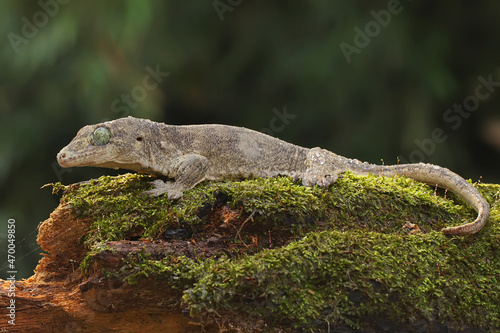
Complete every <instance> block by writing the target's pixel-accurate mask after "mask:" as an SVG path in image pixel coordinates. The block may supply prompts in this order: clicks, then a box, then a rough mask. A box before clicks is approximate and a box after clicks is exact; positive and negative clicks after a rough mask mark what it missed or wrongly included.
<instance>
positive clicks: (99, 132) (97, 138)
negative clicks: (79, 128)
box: [92, 126, 111, 146]
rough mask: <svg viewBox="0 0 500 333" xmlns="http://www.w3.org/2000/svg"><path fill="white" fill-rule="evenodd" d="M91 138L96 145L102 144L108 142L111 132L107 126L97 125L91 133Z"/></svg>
mask: <svg viewBox="0 0 500 333" xmlns="http://www.w3.org/2000/svg"><path fill="white" fill-rule="evenodd" d="M92 139H93V140H94V143H95V144H96V145H98V146H104V145H106V144H108V142H109V140H110V139H111V132H110V130H109V129H108V128H107V127H104V126H100V127H97V128H96V129H95V130H94V132H93V133H92Z"/></svg>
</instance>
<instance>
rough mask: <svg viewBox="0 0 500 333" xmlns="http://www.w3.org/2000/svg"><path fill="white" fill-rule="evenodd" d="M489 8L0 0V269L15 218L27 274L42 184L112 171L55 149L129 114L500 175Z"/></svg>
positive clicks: (48, 204)
mask: <svg viewBox="0 0 500 333" xmlns="http://www.w3.org/2000/svg"><path fill="white" fill-rule="evenodd" d="M499 17H500V8H499V5H498V2H494V1H493V0H490V1H481V2H480V4H479V3H477V2H471V1H454V2H449V1H442V2H434V1H406V0H402V1H401V2H398V1H395V0H390V1H374V2H362V1H313V0H311V1H286V2H277V1H242V0H220V1H219V0H216V1H159V0H158V1H156V0H110V1H91V0H88V1H77V0H72V1H70V0H40V1H25V0H24V1H20V0H3V1H2V2H0V27H1V28H0V31H1V36H2V42H1V43H2V45H1V49H0V57H1V66H0V74H1V75H0V192H1V194H0V226H1V229H0V255H1V259H0V263H4V262H5V261H6V259H7V254H6V249H7V242H6V236H7V221H8V219H9V218H12V219H15V221H16V227H17V228H16V230H17V233H16V237H17V239H16V246H17V248H16V250H17V252H16V259H17V261H16V268H17V270H18V272H19V273H18V276H17V277H18V278H20V277H27V276H30V275H31V274H32V271H33V269H34V268H35V266H36V263H37V261H38V259H39V253H40V252H41V250H40V249H39V248H38V245H37V244H36V241H35V238H36V234H37V225H38V224H39V222H41V221H43V220H45V219H46V218H48V216H49V214H50V212H51V211H52V210H53V209H54V208H55V207H56V206H57V204H58V197H57V196H54V195H52V194H51V190H50V189H40V187H41V186H42V185H44V184H46V183H50V182H57V181H61V182H63V183H64V184H70V183H73V182H78V181H82V180H86V179H89V178H91V177H98V176H100V175H103V174H115V173H116V172H114V171H113V170H105V169H93V168H74V169H70V170H61V169H60V168H59V167H58V165H57V163H56V161H55V156H56V154H57V152H58V151H59V150H60V149H61V148H62V147H63V146H65V145H66V144H67V143H68V142H69V141H70V140H71V139H72V138H73V137H74V135H75V134H76V132H77V130H78V129H79V128H81V127H82V126H83V125H87V124H91V123H98V122H101V121H103V120H110V119H116V118H120V117H123V116H128V115H132V116H135V117H141V118H149V119H152V120H155V121H161V122H167V123H170V124H195V123H223V124H232V125H238V126H245V127H249V128H252V129H256V130H263V131H265V132H268V133H271V134H273V135H275V136H277V137H280V138H282V139H285V140H287V141H290V142H293V143H296V144H299V145H303V146H307V147H314V146H321V147H322V148H326V149H329V150H332V151H334V152H336V153H339V154H341V155H344V156H347V157H355V158H358V159H361V160H365V161H368V162H371V163H382V162H381V161H382V160H383V161H384V163H386V164H393V163H396V161H397V158H398V157H399V158H400V159H401V160H402V161H405V162H419V161H424V162H429V163H435V164H439V165H442V166H445V167H448V168H450V169H452V170H454V171H456V172H458V173H459V174H461V175H463V176H464V177H465V178H471V179H473V180H474V181H477V180H479V179H480V177H482V181H483V182H500V175H499V174H498V173H497V172H496V170H498V168H499V166H500V154H499V150H500V115H499V113H498V111H497V110H498V108H499V105H500V89H499V88H500V87H499V85H500V67H499V66H500V57H499V56H500V48H499V37H498V36H500V25H499V24H498V19H499ZM154 72H156V74H155V75H151V73H154ZM167 73H168V75H167ZM148 75H149V76H148ZM153 78H156V80H154V79H153ZM436 131H437V132H436ZM433 133H434V134H433ZM436 133H437V134H436ZM438 134H439V135H438ZM4 258H5V259H4ZM6 270H7V269H6V265H3V266H2V267H1V270H0V272H1V275H0V277H3V278H5V275H6V274H5V272H6Z"/></svg>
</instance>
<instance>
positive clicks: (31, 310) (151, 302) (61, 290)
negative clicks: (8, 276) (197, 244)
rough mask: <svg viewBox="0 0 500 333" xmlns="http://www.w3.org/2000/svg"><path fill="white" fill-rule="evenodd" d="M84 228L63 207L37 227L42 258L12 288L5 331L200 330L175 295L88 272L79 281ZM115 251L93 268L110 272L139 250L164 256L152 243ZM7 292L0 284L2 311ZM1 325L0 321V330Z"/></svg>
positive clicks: (145, 281) (122, 244)
mask: <svg viewBox="0 0 500 333" xmlns="http://www.w3.org/2000/svg"><path fill="white" fill-rule="evenodd" d="M89 224H90V221H89V220H85V219H77V218H75V217H74V216H73V215H72V214H71V209H70V208H69V207H68V206H65V205H60V206H59V207H58V208H57V209H56V210H55V211H54V212H53V213H52V214H51V215H50V218H49V219H47V220H46V221H45V222H44V223H43V224H42V225H41V226H40V230H39V235H38V238H37V241H38V243H39V245H40V246H41V248H42V249H43V250H44V251H46V252H47V254H44V257H43V258H42V259H41V260H40V262H39V264H38V266H37V268H36V270H35V274H34V275H33V276H32V277H30V278H28V279H26V280H23V281H17V282H16V283H15V310H16V316H15V325H8V327H5V328H6V329H7V331H8V332H23V333H25V332H68V333H69V332H145V331H148V330H150V331H155V332H201V331H202V330H203V328H202V327H201V326H200V325H197V324H196V323H194V322H192V321H191V320H190V319H189V317H187V316H185V315H183V314H182V312H181V310H180V307H179V304H178V303H179V294H178V293H176V292H175V291H172V290H170V289H169V288H168V287H167V288H166V286H165V285H159V284H158V283H157V282H154V281H152V280H148V279H143V280H141V281H140V282H139V283H137V284H135V285H129V284H127V283H123V282H118V281H115V280H110V279H107V280H103V279H102V278H101V277H100V276H98V275H97V274H92V272H90V274H89V275H86V276H82V272H81V271H80V268H79V264H80V261H81V260H82V259H83V257H84V256H85V254H86V250H85V248H84V246H83V244H82V242H81V238H82V236H84V235H85V234H86V232H87V229H88V227H89ZM115 245H116V249H117V252H115V255H110V256H108V257H102V258H100V260H98V261H97V262H99V263H101V264H105V265H110V266H113V263H119V262H120V258H122V257H124V256H126V254H127V253H129V252H134V251H138V250H139V249H140V248H141V247H143V246H145V248H146V252H149V253H151V254H152V255H155V254H156V255H160V254H161V253H163V252H164V251H165V245H161V244H154V243H150V244H145V243H144V242H130V241H129V242H117V243H116V244H115ZM143 251H144V250H143ZM162 251H163V252H162ZM186 251H189V249H187V248H186ZM10 287H11V286H10V282H9V281H5V280H0V307H1V308H4V309H5V308H6V307H7V306H8V305H9V304H10V303H9V302H10V300H11V299H12V298H11V297H9V295H8V292H9V290H10V289H11V288H10ZM4 322H6V321H4V320H2V325H3V323H4ZM2 328H3V326H2ZM205 329H207V328H205Z"/></svg>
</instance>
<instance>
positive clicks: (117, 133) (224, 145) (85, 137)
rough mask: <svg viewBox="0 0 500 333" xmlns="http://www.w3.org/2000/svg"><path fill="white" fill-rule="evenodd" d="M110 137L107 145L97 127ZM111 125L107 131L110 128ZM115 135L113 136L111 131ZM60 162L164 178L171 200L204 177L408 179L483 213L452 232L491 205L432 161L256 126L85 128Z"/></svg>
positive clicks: (472, 229) (473, 228)
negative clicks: (325, 145) (277, 134)
mask: <svg viewBox="0 0 500 333" xmlns="http://www.w3.org/2000/svg"><path fill="white" fill-rule="evenodd" d="M98 128H99V130H98V132H99V131H100V130H104V131H105V132H107V133H109V138H108V140H104V143H103V142H101V141H100V140H102V139H100V138H99V136H96V135H94V131H95V130H96V129H98ZM103 128H104V129H103ZM108 130H109V132H108ZM57 160H58V162H59V164H60V165H61V166H62V167H75V166H96V167H106V168H114V169H117V168H121V169H129V170H134V171H138V172H146V173H151V174H155V175H162V176H165V177H167V178H170V179H173V181H167V182H163V181H162V180H156V181H155V182H154V185H155V188H154V189H152V190H150V191H147V192H146V193H147V194H149V195H154V196H158V195H161V194H163V193H167V194H168V197H169V198H170V199H177V198H180V197H181V196H182V194H183V192H184V191H185V190H188V189H191V188H193V187H194V186H195V185H196V184H198V183H199V182H201V181H203V180H227V179H245V178H256V177H273V176H278V175H284V176H292V177H293V178H295V179H298V178H300V179H302V184H303V185H305V186H313V185H319V186H323V187H327V186H329V185H330V184H332V183H333V182H335V181H336V180H337V178H338V176H339V174H341V173H343V172H346V171H351V172H353V173H355V174H361V175H363V174H368V173H371V174H375V175H383V176H396V175H403V176H406V177H409V178H412V179H414V180H417V181H420V182H424V183H427V184H431V185H437V186H439V187H442V188H446V189H450V190H451V191H453V192H454V193H456V194H457V195H459V196H461V197H462V198H463V199H464V200H465V201H466V202H467V203H468V204H469V205H471V206H472V207H474V209H475V210H476V211H477V212H478V216H477V219H476V220H475V221H473V222H471V223H467V224H464V225H461V226H457V227H449V228H444V229H443V230H442V232H443V233H445V234H449V235H468V234H474V233H476V232H478V231H479V230H481V228H482V227H483V226H484V225H485V223H486V221H487V220H488V216H489V204H488V202H487V201H486V200H485V199H484V198H483V197H482V196H481V194H480V193H479V192H478V191H477V190H476V188H475V187H474V186H472V185H471V184H470V183H468V182H467V181H465V180H464V179H463V178H462V177H460V176H459V175H457V174H455V173H453V172H452V171H450V170H448V169H446V168H442V167H439V166H436V165H432V164H423V163H418V164H401V165H393V166H380V165H374V164H368V163H363V162H360V161H358V160H355V159H349V158H345V157H342V156H339V155H337V154H334V153H332V152H330V151H327V150H324V149H321V148H312V149H308V148H303V147H299V146H296V145H293V144H290V143H287V142H285V141H282V140H279V139H276V138H274V137H271V136H268V135H266V134H263V133H259V132H256V131H253V130H250V129H246V128H241V127H234V126H227V125H188V126H173V125H166V124H162V123H155V122H152V121H150V120H146V119H137V118H133V117H127V118H121V119H117V120H113V121H109V122H105V123H101V124H96V125H88V126H85V127H83V128H82V129H81V130H80V131H79V132H78V133H77V135H76V137H75V138H74V139H73V140H72V141H71V142H70V144H69V145H67V146H66V147H64V148H63V149H62V150H61V151H60V152H59V154H57Z"/></svg>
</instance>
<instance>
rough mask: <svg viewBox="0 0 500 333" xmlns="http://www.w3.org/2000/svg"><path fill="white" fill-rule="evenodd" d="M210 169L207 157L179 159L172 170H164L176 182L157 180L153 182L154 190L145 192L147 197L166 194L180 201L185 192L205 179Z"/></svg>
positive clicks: (196, 155) (187, 156) (186, 156)
mask: <svg viewBox="0 0 500 333" xmlns="http://www.w3.org/2000/svg"><path fill="white" fill-rule="evenodd" d="M207 169H208V160H207V158H206V157H205V156H202V155H198V154H188V155H183V156H181V157H178V158H177V159H176V161H175V162H174V163H173V167H172V169H171V170H164V172H163V173H164V174H168V175H172V177H173V178H174V181H166V182H164V181H162V180H161V179H157V180H155V181H153V182H152V184H153V186H154V188H153V189H151V190H149V191H145V192H143V193H144V194H146V195H151V196H154V197H157V196H159V195H162V194H164V193H167V194H168V198H169V199H172V200H174V199H179V198H180V197H182V195H183V193H184V191H186V190H189V189H192V188H193V187H194V186H195V185H196V184H198V183H199V182H201V181H203V180H204V179H205V175H206V172H207Z"/></svg>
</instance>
